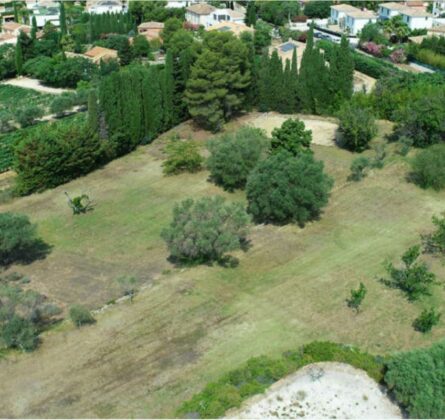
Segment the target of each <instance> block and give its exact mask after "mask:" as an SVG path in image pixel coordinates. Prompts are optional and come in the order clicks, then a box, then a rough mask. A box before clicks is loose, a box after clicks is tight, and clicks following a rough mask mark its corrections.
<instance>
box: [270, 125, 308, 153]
mask: <svg viewBox="0 0 445 420" xmlns="http://www.w3.org/2000/svg"><path fill="white" fill-rule="evenodd" d="M311 142H312V131H311V130H306V126H305V125H304V122H303V121H300V120H298V119H292V118H289V119H288V120H286V121H284V123H283V124H282V125H281V127H280V128H275V129H274V130H273V131H272V141H271V144H270V148H271V151H272V153H276V152H278V151H280V150H287V151H288V152H289V153H292V154H293V155H294V156H297V155H298V154H299V153H301V152H307V151H310V146H311Z"/></svg>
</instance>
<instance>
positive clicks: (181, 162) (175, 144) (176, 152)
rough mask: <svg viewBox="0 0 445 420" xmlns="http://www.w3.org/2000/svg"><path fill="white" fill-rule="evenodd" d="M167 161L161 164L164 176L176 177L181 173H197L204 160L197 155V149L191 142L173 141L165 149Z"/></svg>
mask: <svg viewBox="0 0 445 420" xmlns="http://www.w3.org/2000/svg"><path fill="white" fill-rule="evenodd" d="M165 153H166V155H167V160H166V161H164V163H163V164H162V167H163V172H164V173H165V174H166V175H176V174H179V173H181V172H198V171H200V170H201V169H202V164H203V161H204V158H203V157H202V156H201V155H200V153H199V147H198V145H197V144H196V143H194V142H192V141H184V140H174V141H171V142H170V143H169V144H167V146H166V147H165Z"/></svg>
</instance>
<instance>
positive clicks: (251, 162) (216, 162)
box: [207, 127, 267, 191]
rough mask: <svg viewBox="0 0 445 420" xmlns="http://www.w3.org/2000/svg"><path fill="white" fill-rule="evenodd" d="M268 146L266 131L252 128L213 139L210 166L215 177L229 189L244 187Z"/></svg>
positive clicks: (208, 164) (219, 183) (210, 147)
mask: <svg viewBox="0 0 445 420" xmlns="http://www.w3.org/2000/svg"><path fill="white" fill-rule="evenodd" d="M266 146H267V137H266V135H265V133H264V132H263V131H262V130H260V129H258V128H251V127H244V128H241V129H239V130H238V131H237V132H235V133H229V134H223V135H222V136H220V137H217V138H215V139H213V140H211V141H210V142H209V145H208V148H209V151H210V157H209V158H208V160H207V166H208V168H209V170H210V174H211V178H212V180H213V181H214V182H215V183H216V184H218V185H221V186H223V187H224V188H225V189H227V190H229V191H233V190H234V189H236V188H244V187H245V185H246V181H247V177H248V175H249V173H250V172H251V171H252V169H253V168H254V167H255V165H256V164H257V163H258V161H259V160H260V159H261V157H262V155H263V152H264V151H265V148H266Z"/></svg>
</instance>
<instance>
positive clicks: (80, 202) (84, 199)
mask: <svg viewBox="0 0 445 420" xmlns="http://www.w3.org/2000/svg"><path fill="white" fill-rule="evenodd" d="M65 195H66V196H67V198H68V206H69V207H70V209H71V210H72V211H73V214H83V213H86V212H88V211H90V210H92V209H93V203H92V202H91V200H90V197H89V196H88V195H87V194H82V195H78V196H75V197H73V198H71V197H70V196H69V195H68V193H67V192H65Z"/></svg>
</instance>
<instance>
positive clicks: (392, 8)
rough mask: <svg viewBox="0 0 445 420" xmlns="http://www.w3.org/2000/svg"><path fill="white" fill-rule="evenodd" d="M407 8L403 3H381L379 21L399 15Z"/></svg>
mask: <svg viewBox="0 0 445 420" xmlns="http://www.w3.org/2000/svg"><path fill="white" fill-rule="evenodd" d="M406 9H407V6H406V5H405V4H403V3H396V2H390V3H381V4H379V19H381V20H387V19H391V18H393V17H394V16H397V15H399V14H400V13H401V12H402V11H403V10H406Z"/></svg>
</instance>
